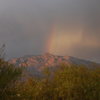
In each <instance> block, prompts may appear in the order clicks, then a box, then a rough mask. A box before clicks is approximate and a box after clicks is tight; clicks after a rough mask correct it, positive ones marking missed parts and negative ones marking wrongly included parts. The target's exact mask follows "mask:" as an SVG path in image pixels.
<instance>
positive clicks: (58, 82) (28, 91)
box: [0, 60, 100, 100]
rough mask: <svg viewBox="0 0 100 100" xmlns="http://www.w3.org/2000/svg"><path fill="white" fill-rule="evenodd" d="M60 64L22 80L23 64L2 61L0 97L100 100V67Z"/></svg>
mask: <svg viewBox="0 0 100 100" xmlns="http://www.w3.org/2000/svg"><path fill="white" fill-rule="evenodd" d="M60 66H61V67H59V68H58V69H57V70H56V71H54V72H51V71H49V69H45V70H44V72H43V74H44V75H43V77H42V78H39V77H35V76H31V77H26V78H24V79H22V77H23V71H22V70H23V69H22V68H21V67H15V66H14V65H11V64H9V63H7V62H5V61H3V60H0V100H100V68H94V69H89V68H87V67H82V66H76V65H71V66H70V67H69V66H67V65H60Z"/></svg>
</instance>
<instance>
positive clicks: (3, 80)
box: [0, 59, 22, 100]
mask: <svg viewBox="0 0 100 100" xmlns="http://www.w3.org/2000/svg"><path fill="white" fill-rule="evenodd" d="M21 73H22V70H21V68H16V67H15V66H14V65H11V64H9V63H8V62H5V61H4V60H2V59H0V100H10V98H11V97H12V96H13V94H14V91H13V87H15V83H16V81H17V80H18V78H19V77H20V76H21Z"/></svg>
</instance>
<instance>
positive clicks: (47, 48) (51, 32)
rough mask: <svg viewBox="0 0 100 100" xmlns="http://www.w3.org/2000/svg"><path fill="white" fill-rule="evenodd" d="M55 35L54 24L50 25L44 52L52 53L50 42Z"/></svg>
mask: <svg viewBox="0 0 100 100" xmlns="http://www.w3.org/2000/svg"><path fill="white" fill-rule="evenodd" d="M55 34H56V24H53V25H52V28H51V31H50V36H49V38H48V41H47V43H46V48H45V50H46V52H49V53H52V51H51V49H52V47H51V46H52V41H53V37H54V35H55Z"/></svg>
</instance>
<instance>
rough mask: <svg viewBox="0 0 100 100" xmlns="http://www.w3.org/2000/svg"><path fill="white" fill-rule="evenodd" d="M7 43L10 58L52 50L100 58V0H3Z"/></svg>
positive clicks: (2, 33) (0, 11) (1, 34)
mask: <svg viewBox="0 0 100 100" xmlns="http://www.w3.org/2000/svg"><path fill="white" fill-rule="evenodd" d="M52 30H53V32H52ZM48 40H50V41H49V42H50V43H49V47H48ZM3 43H5V44H6V54H7V57H8V58H13V57H20V56H24V55H30V54H32V55H37V54H42V53H44V52H51V53H53V54H58V55H70V56H75V57H79V58H84V59H89V60H93V61H96V62H100V1H99V0H0V45H2V44H3ZM47 47H48V48H47ZM46 48H47V49H46Z"/></svg>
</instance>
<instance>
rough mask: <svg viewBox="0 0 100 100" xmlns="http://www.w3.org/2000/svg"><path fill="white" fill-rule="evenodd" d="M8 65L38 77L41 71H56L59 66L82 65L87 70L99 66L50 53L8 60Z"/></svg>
mask: <svg viewBox="0 0 100 100" xmlns="http://www.w3.org/2000/svg"><path fill="white" fill-rule="evenodd" d="M9 63H11V64H14V65H16V66H23V67H25V68H26V69H27V71H28V73H30V74H32V75H40V73H41V71H43V69H45V68H50V69H52V70H53V69H56V68H57V67H59V65H60V64H66V65H68V66H70V65H71V64H74V65H83V66H87V67H89V68H92V67H94V66H99V65H100V64H97V63H95V62H92V61H87V60H83V59H79V58H75V57H71V56H58V55H53V54H50V53H45V54H43V55H36V56H33V55H28V56H24V57H20V58H13V59H11V60H9Z"/></svg>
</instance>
